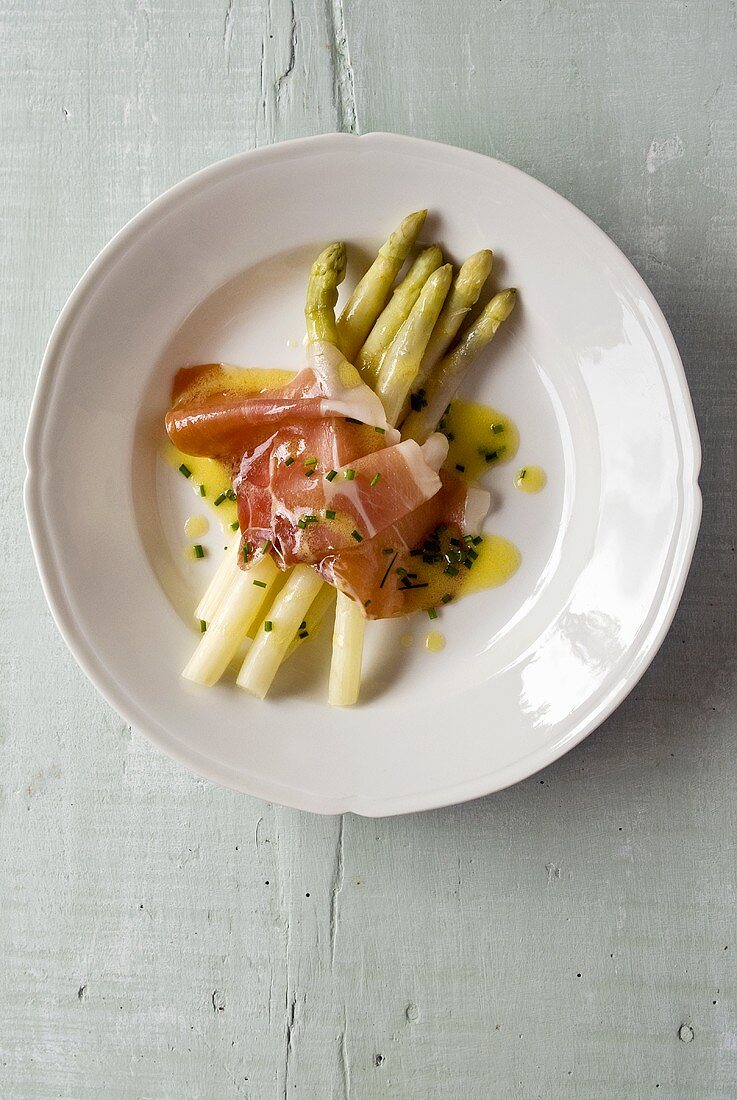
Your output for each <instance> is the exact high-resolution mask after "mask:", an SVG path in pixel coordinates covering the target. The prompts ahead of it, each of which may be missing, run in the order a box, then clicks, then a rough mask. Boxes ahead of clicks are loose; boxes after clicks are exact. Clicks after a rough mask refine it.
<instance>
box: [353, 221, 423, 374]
mask: <svg viewBox="0 0 737 1100" xmlns="http://www.w3.org/2000/svg"><path fill="white" fill-rule="evenodd" d="M426 217H427V210H418V211H417V212H416V213H414V214H408V215H407V217H406V218H405V219H404V221H403V222H402V223H401V225H399V227H398V228H397V229H395V230H394V232H393V233H392V234H391V236H390V237H389V239H388V240H387V241H385V243H384V244H383V245H382V246H381V248H380V249H379V252H378V255H377V257H376V259H375V260H374V262H373V263H372V265H371V267H370V268H369V269H368V271H367V272H366V274H365V275H364V277H363V278H362V279H361V281H360V283H359V284H358V286H357V287H356V289H355V290H354V291H353V293H352V294H351V296H350V298H349V299H348V302H347V304H346V307H345V309H344V310H343V312H342V313H341V315H340V318H339V320H338V335H339V337H340V347H341V350H342V352H343V354H344V355H345V357H346V359H348V361H349V362H351V363H353V362H354V361H355V358H356V355H357V354H358V350H359V348H360V347H361V345H362V344H363V342H364V340H365V339H366V337H367V336H368V334H369V332H370V330H371V327H372V325H373V324H374V322H375V321H376V318H377V317H378V316H379V314H380V313H381V311H382V309H383V308H384V306H385V305H386V300H387V298H388V297H389V291H390V290H391V286H392V283H393V282H394V280H395V279H396V277H397V275H398V274H399V271H400V269H401V267H402V264H403V263H404V261H405V260H406V259H407V256H408V255H409V251H410V249H411V248H412V245H413V244H414V243H415V241H416V240H417V238H418V236H419V234H420V231H421V229H422V227H423V225H424V224H425V218H426Z"/></svg>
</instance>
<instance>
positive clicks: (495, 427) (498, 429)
mask: <svg viewBox="0 0 737 1100" xmlns="http://www.w3.org/2000/svg"><path fill="white" fill-rule="evenodd" d="M490 427H491V430H492V432H493V433H494V435H501V434H502V432H503V431H504V425H503V424H492V425H490Z"/></svg>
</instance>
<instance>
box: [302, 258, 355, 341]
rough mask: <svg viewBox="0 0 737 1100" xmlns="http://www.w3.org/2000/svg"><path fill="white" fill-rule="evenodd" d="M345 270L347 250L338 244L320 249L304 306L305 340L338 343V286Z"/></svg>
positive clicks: (313, 266) (308, 284)
mask: <svg viewBox="0 0 737 1100" xmlns="http://www.w3.org/2000/svg"><path fill="white" fill-rule="evenodd" d="M345 266H346V250H345V245H344V244H343V243H342V242H341V241H334V242H333V244H330V245H328V247H327V248H325V249H323V251H322V252H321V253H320V255H319V256H318V257H317V259H316V260H315V262H314V263H313V265H312V269H311V271H310V278H309V281H308V283H307V301H306V303H305V322H306V325H307V339H308V340H309V341H310V343H314V342H315V341H316V340H324V341H325V343H327V344H336V345H337V343H338V330H337V327H336V324H335V305H336V303H337V301H338V286H339V285H340V283H342V282H343V279H344V278H345Z"/></svg>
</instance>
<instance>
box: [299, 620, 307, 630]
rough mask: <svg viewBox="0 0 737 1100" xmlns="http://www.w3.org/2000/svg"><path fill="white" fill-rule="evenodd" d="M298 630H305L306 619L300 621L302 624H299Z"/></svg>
mask: <svg viewBox="0 0 737 1100" xmlns="http://www.w3.org/2000/svg"><path fill="white" fill-rule="evenodd" d="M299 629H300V630H306V629H307V619H303V620H302V622H301V623H300V624H299Z"/></svg>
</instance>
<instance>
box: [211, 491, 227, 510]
mask: <svg viewBox="0 0 737 1100" xmlns="http://www.w3.org/2000/svg"><path fill="white" fill-rule="evenodd" d="M227 499H228V494H227V493H221V494H220V496H217V497H215V499H214V501H213V504H214V505H215V507H216V508H219V507H220V505H221V504H222V503H223V501H224V500H227Z"/></svg>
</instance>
